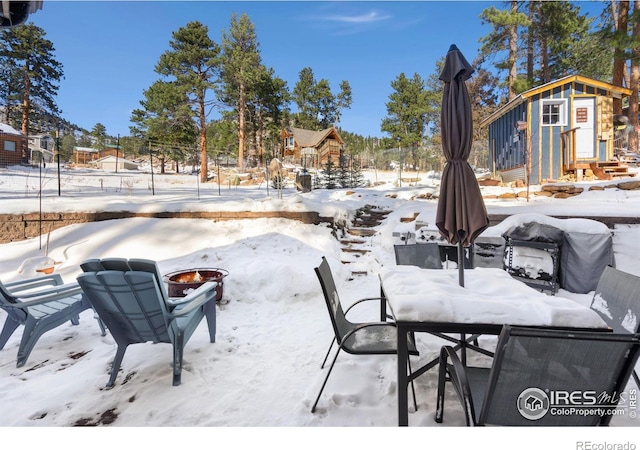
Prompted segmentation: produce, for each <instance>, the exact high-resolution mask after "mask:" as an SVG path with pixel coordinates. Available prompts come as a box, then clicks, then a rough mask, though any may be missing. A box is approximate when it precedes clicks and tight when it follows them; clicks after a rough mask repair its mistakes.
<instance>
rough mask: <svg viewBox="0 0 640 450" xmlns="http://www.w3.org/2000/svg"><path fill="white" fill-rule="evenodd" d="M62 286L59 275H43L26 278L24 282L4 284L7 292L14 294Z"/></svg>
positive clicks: (17, 281)
mask: <svg viewBox="0 0 640 450" xmlns="http://www.w3.org/2000/svg"><path fill="white" fill-rule="evenodd" d="M61 284H63V281H62V277H61V276H60V274H59V273H54V274H52V275H45V276H42V277H36V278H28V279H26V280H16V281H10V282H8V283H4V286H5V287H6V288H7V290H8V291H9V292H10V293H12V294H14V293H17V292H20V291H26V290H29V289H34V288H38V287H42V286H59V285H61Z"/></svg>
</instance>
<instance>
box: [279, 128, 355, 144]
mask: <svg viewBox="0 0 640 450" xmlns="http://www.w3.org/2000/svg"><path fill="white" fill-rule="evenodd" d="M287 130H291V133H292V134H293V137H294V139H295V140H296V143H297V144H298V145H299V146H300V147H317V146H318V145H320V144H321V143H322V141H324V140H325V139H326V138H327V136H329V135H330V134H334V135H335V138H336V139H337V140H338V141H339V142H340V143H341V144H342V143H343V141H342V138H340V135H339V134H338V131H337V130H336V129H335V127H331V128H327V129H325V130H321V131H313V130H305V129H303V128H295V127H291V128H288V129H287Z"/></svg>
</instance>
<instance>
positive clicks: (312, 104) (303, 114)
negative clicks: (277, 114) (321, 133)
mask: <svg viewBox="0 0 640 450" xmlns="http://www.w3.org/2000/svg"><path fill="white" fill-rule="evenodd" d="M292 99H293V101H294V102H295V103H296V105H297V107H298V113H297V114H296V117H295V119H296V125H297V126H299V127H300V128H305V129H307V130H322V129H326V128H329V127H331V126H333V125H334V124H336V123H337V122H339V121H340V117H341V115H342V110H343V109H349V108H350V107H351V101H352V98H351V86H350V85H349V82H348V81H346V80H343V81H342V82H341V83H340V91H339V92H338V94H334V93H332V92H331V86H330V84H329V81H328V80H326V79H324V78H323V79H321V80H320V81H317V82H316V80H315V77H314V75H313V70H312V69H311V68H310V67H305V68H304V69H302V70H301V71H300V74H299V79H298V82H297V83H296V85H295V86H294V88H293V93H292Z"/></svg>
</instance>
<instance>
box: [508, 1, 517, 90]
mask: <svg viewBox="0 0 640 450" xmlns="http://www.w3.org/2000/svg"><path fill="white" fill-rule="evenodd" d="M517 10H518V2H517V1H515V0H511V12H512V13H513V14H516V13H517V12H518V11H517ZM517 64H518V26H517V25H511V27H509V100H511V99H513V98H515V96H516V92H515V90H514V85H515V82H516V78H517V76H518V67H517Z"/></svg>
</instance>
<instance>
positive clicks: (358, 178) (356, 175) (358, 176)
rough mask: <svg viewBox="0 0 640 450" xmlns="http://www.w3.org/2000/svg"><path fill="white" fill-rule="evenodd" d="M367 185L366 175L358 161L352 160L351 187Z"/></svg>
mask: <svg viewBox="0 0 640 450" xmlns="http://www.w3.org/2000/svg"><path fill="white" fill-rule="evenodd" d="M364 185H365V179H364V174H363V173H362V170H361V168H360V162H359V161H358V160H357V159H352V160H351V187H354V188H356V187H363V186H364Z"/></svg>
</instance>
